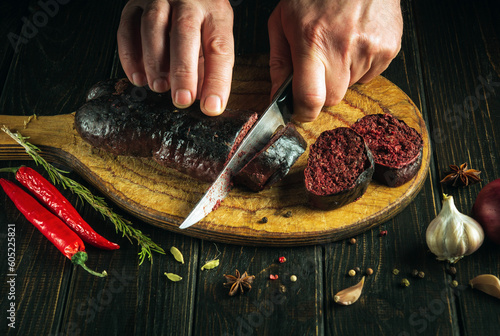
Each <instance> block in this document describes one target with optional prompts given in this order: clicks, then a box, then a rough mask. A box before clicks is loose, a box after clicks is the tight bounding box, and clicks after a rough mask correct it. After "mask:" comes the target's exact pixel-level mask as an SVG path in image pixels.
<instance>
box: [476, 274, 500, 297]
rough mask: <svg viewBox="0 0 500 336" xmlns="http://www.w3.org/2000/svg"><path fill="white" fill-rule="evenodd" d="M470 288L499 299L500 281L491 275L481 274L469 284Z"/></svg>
mask: <svg viewBox="0 0 500 336" xmlns="http://www.w3.org/2000/svg"><path fill="white" fill-rule="evenodd" d="M469 284H470V286H471V287H472V288H475V289H478V290H480V291H482V292H484V293H486V294H489V295H491V296H494V297H496V298H497V299H500V280H499V279H498V278H497V277H496V276H494V275H493V274H481V275H478V276H477V277H475V278H474V279H472V280H471V281H470V282H469Z"/></svg>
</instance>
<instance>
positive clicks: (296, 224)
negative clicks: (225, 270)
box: [0, 59, 430, 246]
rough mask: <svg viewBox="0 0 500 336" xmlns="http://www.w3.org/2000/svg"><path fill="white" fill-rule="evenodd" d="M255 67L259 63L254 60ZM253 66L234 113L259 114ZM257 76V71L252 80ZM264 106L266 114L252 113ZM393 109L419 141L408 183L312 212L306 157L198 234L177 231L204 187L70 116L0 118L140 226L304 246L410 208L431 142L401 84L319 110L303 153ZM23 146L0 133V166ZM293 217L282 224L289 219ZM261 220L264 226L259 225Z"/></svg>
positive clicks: (196, 229) (376, 87) (211, 218)
mask: <svg viewBox="0 0 500 336" xmlns="http://www.w3.org/2000/svg"><path fill="white" fill-rule="evenodd" d="M256 62H259V60H258V59H257V60H256ZM249 66H250V65H246V66H245V65H244V64H243V65H242V66H241V70H239V68H237V69H236V72H237V73H238V72H239V73H240V74H239V75H237V76H235V83H234V85H233V86H234V89H233V94H232V96H231V101H230V102H229V106H230V107H231V108H236V109H237V108H240V109H243V108H248V106H249V105H250V102H249V100H248V99H249V97H250V99H251V100H252V101H253V102H254V103H253V105H252V106H251V107H252V108H253V109H254V110H261V109H263V108H265V105H266V103H267V99H268V98H267V97H268V96H267V95H268V94H267V92H268V90H262V87H268V86H269V83H268V82H266V81H265V80H262V79H261V80H259V77H258V76H257V78H256V80H251V78H249V73H246V70H247V69H248V67H249ZM253 73H255V72H253ZM258 105H262V106H258ZM386 111H389V112H390V113H391V114H393V115H394V116H395V117H396V118H398V119H402V120H404V121H405V122H406V123H407V124H408V125H410V126H411V127H414V128H415V129H416V130H417V131H418V132H419V133H420V134H422V137H423V140H424V150H423V160H422V161H423V163H422V167H421V169H420V171H419V172H418V174H417V175H416V177H415V178H413V179H412V180H411V181H410V182H408V183H406V184H404V185H402V186H400V187H397V188H389V187H386V186H383V185H381V184H379V183H377V182H372V183H371V184H370V186H369V187H368V190H367V192H366V193H365V195H363V197H361V198H360V199H359V200H357V201H356V202H353V203H351V204H348V205H346V206H344V207H341V208H340V209H336V210H332V211H322V210H317V209H313V208H311V207H310V206H309V205H308V203H307V195H306V193H305V189H304V182H303V170H304V168H305V165H306V163H307V157H308V153H309V150H307V151H306V152H305V153H304V155H302V156H301V157H300V159H299V160H298V161H297V162H296V163H295V165H294V166H293V167H292V169H291V171H290V173H289V174H288V175H287V176H286V177H285V178H284V179H283V180H282V181H281V182H280V183H278V184H277V185H275V186H273V187H272V188H269V189H266V190H264V191H261V192H259V193H255V192H251V191H248V190H244V189H242V188H238V187H236V188H233V190H232V191H231V192H230V194H229V196H228V197H227V198H226V199H225V200H224V201H223V202H222V205H221V206H220V207H219V208H218V209H217V210H216V211H214V212H212V213H210V214H209V215H208V216H207V217H206V218H205V219H204V220H203V221H201V222H200V223H198V224H196V225H195V226H193V227H191V228H189V229H186V230H179V229H178V225H179V224H180V222H182V220H183V219H184V218H185V217H186V216H187V215H188V214H189V212H190V211H191V209H192V208H193V207H194V205H195V204H196V202H197V201H198V200H199V198H201V196H202V195H203V193H204V192H205V190H206V189H207V188H208V186H209V184H207V183H202V182H199V181H197V180H195V179H192V178H189V177H186V176H185V175H183V174H181V173H179V172H177V171H175V170H173V169H169V168H165V167H162V166H160V165H158V164H157V163H155V162H154V161H152V160H151V159H143V158H142V159H141V158H132V157H126V156H115V155H112V154H109V153H106V152H104V151H102V150H98V149H95V148H93V147H92V146H91V145H89V144H87V143H86V142H85V141H83V140H82V139H81V138H80V136H79V135H78V134H77V133H76V131H75V130H74V128H73V119H74V114H66V115H58V116H43V117H37V118H27V117H25V116H1V120H2V122H3V123H4V124H5V125H6V126H7V127H8V128H10V129H12V130H17V131H19V132H20V133H21V134H22V135H23V136H29V137H30V142H31V143H33V144H35V145H37V146H39V147H40V148H41V149H42V151H43V154H44V155H45V156H46V157H47V158H48V159H49V160H53V161H61V162H62V163H64V164H66V165H68V166H70V167H71V168H73V169H75V170H76V171H77V172H78V173H80V174H81V175H83V176H84V177H85V178H86V179H87V180H89V181H90V182H91V183H92V184H93V185H94V186H96V187H97V188H98V189H100V191H101V192H102V193H104V194H105V195H106V196H107V197H109V198H110V199H111V200H113V201H114V202H115V203H116V204H118V205H119V206H121V207H122V208H124V209H125V210H127V211H128V212H130V213H132V214H133V215H134V216H136V217H139V218H141V219H142V220H144V221H146V222H148V223H150V224H153V225H156V226H159V227H161V228H164V229H167V230H171V231H176V232H181V233H184V234H187V235H191V236H193V237H197V238H204V239H209V240H214V241H222V242H229V243H237V244H244V245H261V244H262V245H276V246H285V245H310V244H317V243H324V242H328V241H335V240H339V239H342V238H346V237H349V236H352V235H355V234H357V233H360V232H362V231H364V230H366V229H369V228H371V227H373V226H375V225H377V224H380V223H382V222H384V221H386V220H387V219H389V218H391V217H392V216H394V215H395V214H397V213H398V212H399V211H401V210H402V209H404V207H405V206H406V205H407V204H408V203H409V202H411V201H412V199H413V198H414V197H415V195H416V194H417V193H418V191H419V190H420V189H421V187H422V184H423V182H424V181H425V178H426V176H427V171H428V168H429V156H430V150H429V137H428V134H427V129H426V125H425V122H424V120H423V118H422V115H421V113H420V111H419V110H418V109H417V107H416V106H415V104H413V102H412V101H411V100H410V99H409V98H408V96H407V95H406V94H404V93H403V92H402V91H401V90H400V89H399V88H398V87H397V86H395V85H394V84H392V83H391V82H390V81H388V80H387V79H385V78H383V77H378V78H376V79H375V80H373V81H372V82H370V83H368V84H364V85H355V86H353V87H351V88H350V89H349V90H348V92H347V94H346V96H345V97H344V100H343V101H342V103H341V104H339V105H337V106H335V107H331V108H328V107H325V108H324V109H323V111H322V113H321V114H320V116H319V118H318V119H317V120H316V121H314V122H312V123H304V124H298V125H297V128H298V130H299V132H300V133H301V134H302V135H303V136H304V138H305V139H306V141H307V142H308V145H311V144H312V143H314V141H315V140H316V138H317V137H318V136H319V134H320V133H321V132H323V131H325V130H329V129H333V128H336V127H341V126H349V125H351V124H352V123H354V122H355V121H356V120H358V119H359V118H361V117H363V116H364V115H367V114H374V113H384V112H386ZM19 154H22V148H20V147H19V146H16V145H15V144H14V143H13V141H12V140H11V139H9V138H8V137H7V135H6V134H2V135H0V159H3V160H10V159H18V158H20V157H19ZM287 212H288V213H290V212H291V214H292V216H291V217H290V216H284V214H285V213H287ZM263 217H266V218H267V219H268V222H267V223H265V224H264V223H262V222H261V219H262V218H263Z"/></svg>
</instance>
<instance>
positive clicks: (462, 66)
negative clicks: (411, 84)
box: [415, 1, 500, 335]
mask: <svg viewBox="0 0 500 336" xmlns="http://www.w3.org/2000/svg"><path fill="white" fill-rule="evenodd" d="M415 8H416V9H417V14H418V15H417V20H418V26H419V32H420V39H419V41H420V50H421V53H422V55H425V62H422V69H423V72H424V83H425V86H426V90H427V93H428V94H427V102H428V109H429V118H430V124H431V125H432V127H433V129H434V130H435V132H436V133H435V134H434V138H435V141H434V151H435V158H436V168H437V172H438V174H437V176H435V182H436V184H437V181H439V180H440V179H441V178H442V177H443V175H444V172H445V171H446V170H447V168H448V165H449V164H460V163H463V162H467V163H468V164H469V167H471V168H476V169H479V170H481V171H482V173H481V177H482V178H483V179H484V181H483V182H482V183H480V184H478V185H473V186H469V187H467V188H453V187H450V186H439V187H438V188H439V191H440V193H441V192H445V193H447V194H451V195H453V196H454V199H455V203H456V205H457V208H458V209H459V210H460V211H462V212H464V213H466V214H469V213H470V210H471V208H472V205H473V202H474V200H475V197H476V195H477V193H478V192H479V190H480V189H481V187H482V186H484V185H485V184H486V183H487V182H488V181H491V180H493V179H495V178H498V177H499V176H500V170H499V168H498V167H499V164H500V157H499V153H500V143H499V139H500V137H499V134H500V128H499V127H500V126H499V125H500V119H499V118H500V117H499V115H498V113H496V112H495V111H498V110H499V108H500V99H499V95H498V92H499V90H500V77H499V72H498V71H497V70H498V64H499V58H498V53H495V52H494V51H495V50H498V48H499V30H498V24H497V22H498V20H499V18H500V17H499V13H500V11H499V5H498V2H494V1H478V2H473V3H469V2H465V1H463V2H459V5H457V2H454V1H444V2H439V3H436V2H432V1H418V2H415ZM443 13H447V14H446V15H443ZM436 32H439V34H436ZM432 137H433V136H432V135H431V138H432ZM441 198H442V197H440V199H441ZM498 257H499V252H498V247H496V246H493V245H492V244H491V243H489V242H486V243H485V245H484V246H483V247H481V248H480V249H479V251H477V252H475V253H474V254H473V255H471V256H468V257H465V258H464V259H463V260H461V261H459V262H458V263H457V266H456V267H457V269H458V273H457V276H456V280H457V281H458V282H459V284H460V287H458V289H455V290H454V292H455V297H454V298H455V301H454V302H455V307H456V311H457V315H458V318H457V319H456V323H457V329H458V330H460V332H461V333H463V334H484V335H487V334H495V333H497V326H498V316H499V315H500V310H499V307H498V304H497V302H496V301H495V300H494V299H492V298H490V297H487V296H486V295H482V294H481V293H478V292H475V291H473V290H471V289H470V288H468V287H467V283H468V281H469V280H470V279H471V278H472V277H474V276H476V275H478V274H481V273H492V274H496V275H499V273H500V269H499V264H498V262H497V260H498ZM447 279H448V281H451V279H452V277H450V276H448V278H447ZM479 321H483V322H482V323H481V322H479ZM486 321H487V322H486Z"/></svg>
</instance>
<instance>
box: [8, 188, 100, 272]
mask: <svg viewBox="0 0 500 336" xmlns="http://www.w3.org/2000/svg"><path fill="white" fill-rule="evenodd" d="M0 185H1V186H2V188H3V190H4V191H5V193H6V194H7V196H9V198H10V199H11V200H12V201H13V202H14V204H15V206H16V208H17V209H19V211H21V213H22V214H23V215H24V217H26V219H27V220H29V221H30V222H31V223H32V224H33V225H34V226H35V227H36V228H37V229H38V230H39V231H40V232H41V233H42V234H43V235H44V236H45V237H47V239H48V240H50V242H51V243H52V244H54V245H55V246H56V247H57V249H58V250H59V251H61V253H62V254H64V255H65V256H66V257H67V258H68V259H70V260H71V262H72V263H73V264H75V265H80V266H82V267H83V268H84V269H85V270H86V271H87V272H89V273H90V274H93V275H96V276H100V277H105V276H106V275H107V273H106V271H103V272H102V273H97V272H95V271H93V270H91V269H90V268H88V267H87V265H85V262H86V261H87V259H88V255H87V253H86V252H85V245H84V244H83V241H82V240H81V239H80V237H78V235H77V234H76V233H75V232H73V231H72V230H71V229H70V228H69V227H68V226H66V224H64V223H63V221H61V220H60V219H59V217H57V216H55V215H54V214H53V213H52V212H50V211H49V210H47V209H46V208H45V207H44V206H43V205H41V204H40V203H38V202H37V200H36V199H34V198H33V197H32V196H31V195H29V194H28V193H27V192H25V191H24V190H22V189H21V188H20V187H18V186H17V185H15V184H14V183H13V182H11V181H8V180H6V179H0Z"/></svg>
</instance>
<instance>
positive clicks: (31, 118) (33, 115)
mask: <svg viewBox="0 0 500 336" xmlns="http://www.w3.org/2000/svg"><path fill="white" fill-rule="evenodd" d="M33 119H35V120H38V117H37V116H36V114H32V115H30V116H29V117H28V120H25V121H24V127H23V128H24V129H26V127H28V124H29V123H30V122H31V120H33Z"/></svg>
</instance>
